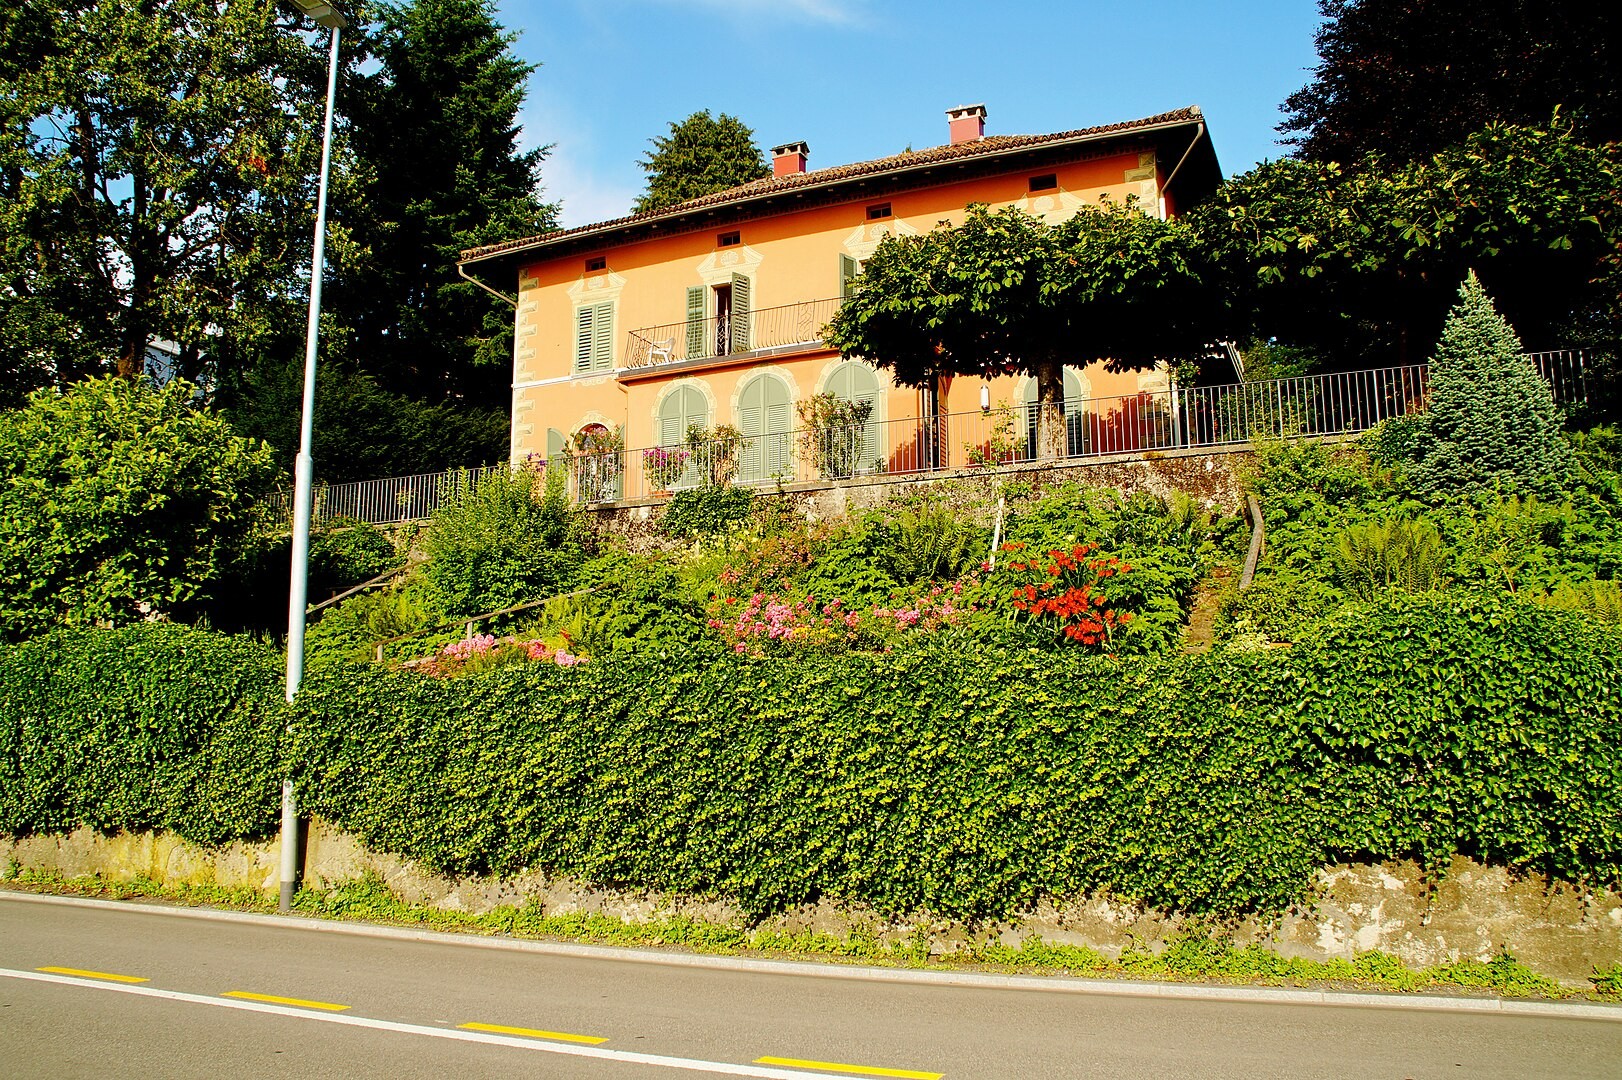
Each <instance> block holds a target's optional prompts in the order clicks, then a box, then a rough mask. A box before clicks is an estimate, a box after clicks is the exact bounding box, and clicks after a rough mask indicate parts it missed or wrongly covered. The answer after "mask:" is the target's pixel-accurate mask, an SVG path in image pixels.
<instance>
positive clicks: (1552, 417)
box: [1412, 271, 1571, 493]
mask: <svg viewBox="0 0 1622 1080" xmlns="http://www.w3.org/2000/svg"><path fill="white" fill-rule="evenodd" d="M1560 419H1561V418H1560V410H1559V409H1558V408H1557V407H1556V406H1555V403H1554V396H1553V394H1552V392H1551V391H1550V389H1549V384H1548V383H1547V382H1546V381H1545V380H1544V379H1543V377H1542V376H1541V375H1539V374H1538V372H1537V369H1536V368H1535V367H1533V366H1532V362H1531V360H1530V359H1528V358H1527V356H1526V355H1525V354H1524V353H1523V352H1522V351H1521V342H1520V339H1519V338H1517V337H1516V336H1515V331H1514V330H1513V329H1511V328H1510V325H1509V324H1508V323H1507V322H1505V321H1504V320H1503V318H1502V317H1501V316H1500V315H1499V314H1498V312H1497V311H1496V310H1495V309H1494V308H1493V304H1492V300H1491V298H1489V297H1488V296H1487V290H1485V289H1483V288H1482V287H1481V282H1480V281H1478V280H1477V279H1476V275H1475V272H1474V271H1471V272H1470V274H1469V276H1467V277H1466V278H1465V279H1464V284H1463V286H1461V287H1460V289H1459V302H1458V303H1457V304H1456V305H1454V307H1453V310H1452V311H1451V312H1449V313H1448V317H1447V323H1446V325H1445V326H1444V327H1443V328H1442V337H1441V340H1440V341H1439V342H1438V343H1437V346H1436V355H1435V356H1434V357H1433V358H1432V360H1431V364H1430V411H1429V414H1428V416H1427V419H1426V425H1425V432H1424V435H1423V437H1422V438H1421V440H1420V443H1419V448H1418V461H1417V462H1416V464H1415V467H1414V470H1413V473H1412V479H1413V481H1414V483H1415V486H1416V487H1417V488H1418V489H1419V490H1421V491H1426V492H1433V493H1446V492H1455V491H1468V490H1472V489H1480V488H1491V487H1497V488H1499V489H1500V490H1502V491H1504V492H1511V491H1520V492H1536V491H1545V490H1549V489H1551V488H1554V487H1558V486H1559V482H1560V481H1561V480H1562V479H1564V478H1565V476H1566V475H1567V474H1568V472H1569V471H1570V468H1571V450H1570V447H1569V446H1568V445H1567V444H1566V441H1565V439H1564V437H1563V436H1562V435H1561V433H1560Z"/></svg>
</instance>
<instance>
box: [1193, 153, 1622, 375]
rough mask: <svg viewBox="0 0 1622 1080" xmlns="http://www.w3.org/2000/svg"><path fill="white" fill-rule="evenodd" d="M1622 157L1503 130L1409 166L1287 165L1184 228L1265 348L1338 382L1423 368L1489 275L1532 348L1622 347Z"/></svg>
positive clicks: (1229, 192) (1254, 173)
mask: <svg viewBox="0 0 1622 1080" xmlns="http://www.w3.org/2000/svg"><path fill="white" fill-rule="evenodd" d="M1619 188H1622V149H1619V148H1618V147H1617V146H1615V145H1608V146H1599V147H1595V146H1590V145H1586V144H1585V143H1584V142H1583V141H1582V140H1581V138H1580V137H1579V135H1578V134H1577V133H1576V132H1575V131H1574V130H1573V128H1572V126H1571V125H1570V124H1566V123H1560V124H1555V125H1542V126H1515V125H1502V124H1494V125H1489V126H1488V127H1487V128H1485V129H1483V130H1481V131H1479V132H1476V133H1474V134H1472V135H1470V136H1469V137H1467V138H1466V139H1465V140H1464V142H1463V143H1462V144H1460V145H1458V146H1454V147H1450V148H1449V149H1447V150H1445V151H1442V152H1441V153H1438V154H1435V155H1432V156H1430V157H1428V158H1426V159H1424V160H1422V161H1414V162H1409V163H1406V164H1396V163H1390V162H1387V161H1386V160H1385V159H1383V158H1380V157H1377V156H1372V155H1371V156H1369V157H1367V158H1365V159H1363V160H1362V161H1360V162H1358V164H1357V167H1355V168H1349V167H1344V166H1342V165H1340V164H1338V163H1335V162H1314V161H1302V160H1291V159H1286V160H1283V161H1275V162H1268V163H1265V164H1263V165H1260V166H1258V167H1257V168H1255V169H1253V170H1251V171H1250V172H1248V173H1245V174H1244V175H1242V176H1239V177H1235V178H1234V179H1232V180H1230V181H1228V182H1227V183H1225V184H1223V185H1222V187H1220V188H1219V189H1218V190H1217V192H1216V195H1215V197H1214V198H1212V199H1211V200H1210V201H1209V202H1207V203H1205V204H1203V205H1201V206H1200V207H1198V208H1196V209H1195V210H1193V211H1192V212H1191V213H1190V214H1189V216H1188V217H1186V218H1185V219H1184V220H1185V221H1187V222H1188V223H1189V224H1190V225H1191V226H1192V227H1193V228H1194V229H1195V230H1196V231H1197V232H1198V233H1199V234H1200V237H1201V244H1202V245H1203V246H1204V247H1205V248H1206V249H1207V252H1208V255H1209V257H1210V259H1211V261H1212V263H1213V264H1214V265H1217V266H1220V267H1221V268H1222V270H1223V272H1224V274H1225V275H1226V276H1227V278H1228V287H1229V288H1230V289H1231V291H1232V292H1233V294H1234V296H1235V297H1236V301H1235V303H1236V306H1238V307H1240V308H1241V309H1243V310H1244V311H1245V312H1247V313H1248V316H1249V318H1250V319H1251V322H1252V330H1253V331H1254V332H1257V333H1259V334H1260V335H1262V336H1263V337H1272V338H1277V339H1278V340H1279V341H1281V342H1284V343H1287V344H1290V345H1298V346H1303V347H1306V348H1309V349H1311V350H1312V351H1314V352H1316V353H1317V354H1318V355H1319V356H1320V357H1321V358H1322V359H1323V360H1324V361H1326V362H1328V363H1330V364H1333V365H1336V366H1343V367H1345V366H1370V365H1380V364H1389V363H1392V362H1404V363H1406V362H1415V361H1418V360H1420V359H1422V358H1423V356H1424V354H1425V350H1427V349H1428V348H1429V346H1430V343H1431V342H1433V341H1435V340H1436V337H1437V335H1438V334H1439V333H1440V331H1441V326H1442V320H1443V318H1444V316H1445V315H1446V313H1447V311H1448V308H1449V306H1450V305H1451V303H1452V301H1453V299H1454V295H1455V292H1456V288H1457V283H1458V282H1459V281H1460V280H1461V279H1462V278H1463V277H1464V275H1465V273H1466V271H1467V270H1469V269H1471V268H1472V267H1474V268H1475V269H1476V270H1478V271H1479V272H1480V274H1481V277H1482V280H1483V281H1484V282H1485V283H1486V286H1487V287H1488V288H1489V289H1491V290H1492V292H1493V294H1494V296H1495V297H1496V298H1497V299H1498V301H1499V304H1500V306H1501V307H1502V309H1503V310H1504V312H1505V314H1506V315H1507V316H1508V318H1509V319H1510V320H1511V321H1512V322H1513V323H1514V324H1515V325H1516V326H1517V327H1519V328H1520V330H1521V332H1522V334H1523V336H1524V337H1525V338H1526V339H1527V340H1528V343H1529V344H1530V345H1531V346H1532V347H1533V348H1540V349H1547V348H1558V347H1565V346H1569V345H1597V344H1610V343H1613V342H1615V341H1616V339H1617V335H1618V334H1619V333H1622V302H1619V300H1618V296H1619V294H1622V287H1619V286H1622V258H1619V256H1618V253H1619V252H1622V202H1619V201H1618V199H1617V195H1616V193H1617V191H1618V190H1619Z"/></svg>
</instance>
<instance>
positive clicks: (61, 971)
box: [34, 967, 146, 983]
mask: <svg viewBox="0 0 1622 1080" xmlns="http://www.w3.org/2000/svg"><path fill="white" fill-rule="evenodd" d="M34 970H35V971H44V972H47V973H49V974H51V975H77V976H78V977H79V978H81V979H106V980H107V981H108V982H121V983H144V982H146V980H145V979H143V978H141V977H140V976H139V975H114V974H113V973H112V972H110V971H84V970H82V969H80V968H63V967H42V968H35V969H34Z"/></svg>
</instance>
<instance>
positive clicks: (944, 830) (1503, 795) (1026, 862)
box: [0, 593, 1622, 919]
mask: <svg viewBox="0 0 1622 1080" xmlns="http://www.w3.org/2000/svg"><path fill="white" fill-rule="evenodd" d="M278 669H279V664H278V663H277V660H276V657H275V656H274V654H272V653H270V652H269V651H268V650H266V649H263V648H261V647H259V646H257V645H254V644H252V643H249V642H244V641H241V640H239V639H231V638H224V637H221V636H217V635H209V634H204V633H201V632H196V631H187V630H182V629H179V628H175V627H163V626H140V627H131V628H128V629H125V630H119V631H97V630H82V631H78V632H76V633H73V634H64V635H59V636H55V637H51V638H46V639H42V640H40V641H36V642H32V643H28V644H25V645H21V646H16V647H11V648H7V649H5V650H4V651H3V652H0V775H4V776H5V777H6V778H7V780H6V782H5V784H4V786H3V787H0V831H3V832H9V833H19V832H27V831H39V830H49V829H65V828H71V827H73V826H74V825H76V824H81V823H84V824H91V825H94V826H96V827H99V828H107V829H113V828H148V827H167V828H173V829H175V830H176V831H177V832H179V833H180V834H181V835H183V836H187V837H188V838H191V839H197V840H201V841H204V842H216V841H220V840H225V839H229V838H232V837H237V836H249V835H257V834H264V833H266V832H268V831H269V830H270V829H271V828H273V826H274V822H275V805H276V793H277V779H278V777H279V776H280V772H281V769H282V768H283V767H284V766H289V765H290V767H291V768H292V769H293V770H294V775H295V777H296V782H297V784H298V788H299V797H300V799H301V802H302V805H303V806H304V807H306V808H307V809H308V810H309V811H310V812H312V813H315V814H318V815H320V816H321V817H322V818H324V819H326V820H328V821H331V822H332V823H334V824H335V825H337V826H338V827H340V828H342V829H345V830H347V831H349V832H351V833H353V834H355V835H356V836H358V837H359V838H360V839H361V840H362V842H364V843H365V844H366V845H368V846H369V847H370V848H372V849H374V850H377V851H380V852H388V853H393V854H398V855H401V856H405V857H408V858H412V859H415V860H417V861H419V862H421V863H422V864H424V865H425V866H427V867H429V868H431V869H434V870H437V871H440V872H444V873H448V874H483V873H496V874H511V873H517V872H519V871H523V870H527V869H540V870H545V871H547V872H552V873H561V874H569V875H574V876H577V877H580V878H583V879H586V880H589V881H594V882H599V883H603V884H608V885H621V886H631V887H636V888H645V889H657V890H669V891H675V892H681V893H687V894H697V895H716V896H724V897H728V898H731V899H732V900H734V901H735V902H737V903H738V904H740V905H741V906H742V907H743V908H744V909H745V910H747V911H749V912H754V913H762V912H770V911H777V910H783V909H786V908H789V907H792V906H794V905H797V904H801V903H806V902H810V901H814V900H817V899H819V898H824V897H826V898H832V899H835V900H842V901H850V902H859V903H864V904H868V905H871V906H872V907H873V908H875V909H876V910H878V911H881V912H886V913H902V912H914V911H926V912H934V913H938V914H940V915H943V916H948V917H955V918H963V919H983V918H992V917H999V916H1002V915H1006V914H1008V913H1011V912H1014V911H1018V910H1020V909H1022V908H1026V907H1028V906H1030V905H1033V904H1035V903H1036V902H1038V901H1040V900H1042V899H1044V898H1053V897H1066V896H1078V895H1085V894H1087V893H1089V892H1092V891H1093V890H1106V891H1108V892H1110V893H1112V894H1114V895H1117V896H1120V897H1123V898H1128V899H1133V900H1138V901H1142V902H1144V903H1147V904H1152V905H1155V906H1159V907H1162V908H1165V909H1169V910H1179V911H1188V912H1193V913H1204V914H1210V915H1213V916H1218V917H1225V916H1231V915H1236V914H1240V913H1244V912H1263V913H1273V912H1279V911H1282V910H1284V909H1285V908H1286V907H1288V906H1289V905H1290V904H1292V903H1297V902H1300V901H1301V900H1303V899H1304V898H1305V896H1306V894H1307V891H1308V889H1309V888H1310V883H1311V881H1312V879H1313V875H1314V874H1315V873H1316V871H1317V870H1318V869H1319V868H1320V867H1322V866H1324V865H1326V864H1329V863H1333V862H1335V861H1337V860H1344V859H1358V858H1364V859H1367V858H1372V859H1386V858H1393V859H1395V858H1415V859H1419V860H1421V861H1422V862H1423V863H1424V864H1426V865H1428V866H1430V867H1433V868H1441V867H1443V866H1445V865H1446V864H1447V862H1448V860H1449V859H1450V858H1451V857H1452V856H1453V855H1455V854H1462V855H1466V856H1470V857H1473V858H1477V859H1481V860H1483V861H1487V862H1490V863H1495V864H1499V865H1508V866H1511V867H1516V868H1522V869H1527V870H1535V871H1540V872H1544V873H1548V874H1550V875H1552V876H1554V877H1557V878H1561V879H1564V880H1576V881H1590V882H1594V883H1597V884H1603V885H1615V884H1617V883H1618V882H1619V881H1622V691H1619V690H1618V687H1622V638H1619V636H1618V633H1617V631H1616V630H1615V629H1613V628H1610V627H1607V626H1604V625H1601V624H1598V623H1596V622H1594V621H1592V620H1590V619H1587V618H1585V617H1583V616H1581V615H1576V614H1573V613H1570V612H1564V611H1559V610H1555V609H1551V608H1548V607H1543V606H1539V605H1536V604H1531V603H1526V602H1522V601H1517V600H1515V599H1514V598H1511V597H1508V596H1505V595H1502V594H1448V593H1441V594H1425V595H1394V596H1385V597H1382V598H1381V599H1380V600H1378V601H1376V602H1375V603H1374V604H1372V605H1369V606H1366V607H1362V608H1359V609H1355V610H1351V611H1348V612H1347V613H1345V614H1343V615H1335V616H1331V617H1329V618H1328V619H1326V620H1325V621H1324V622H1323V623H1322V624H1321V625H1320V628H1319V631H1318V633H1316V634H1315V635H1314V636H1313V637H1312V638H1311V639H1309V640H1306V641H1303V642H1300V643H1298V644H1297V645H1295V646H1293V647H1291V648H1288V649H1273V650H1265V651H1260V652H1237V651H1232V650H1225V649H1217V650H1213V651H1211V652H1209V653H1205V654H1200V655H1180V654H1173V655H1166V656H1161V657H1155V658H1151V659H1133V660H1121V659H1111V658H1107V657H1094V656H1086V655H1081V654H1080V653H1078V652H1076V651H1056V650H1038V649H1022V648H1008V647H983V646H980V645H977V644H976V643H974V642H973V641H972V639H969V638H967V637H954V636H951V635H946V636H943V637H940V638H937V639H935V640H934V641H932V642H925V643H923V644H922V645H921V646H919V647H917V648H901V649H897V650H896V651H894V652H890V653H881V654H876V655H864V654H852V655H843V656H838V655H836V656H805V657H797V658H795V659H793V660H774V659H751V658H749V657H744V656H736V655H731V654H718V653H715V652H712V651H703V650H699V651H684V650H674V651H667V652H666V653H665V654H663V655H655V654H652V653H651V652H634V653H630V654H625V655H619V654H616V655H613V656H611V657H607V658H602V659H597V660H593V661H592V662H590V663H588V664H586V665H584V666H583V667H579V668H573V669H563V668H558V667H556V666H552V665H535V666H529V667H509V668H503V669H500V670H496V671H492V672H490V673H488V674H485V675H477V676H469V677H466V678H463V679H458V680H444V681H437V680H433V679H429V678H424V677H420V676H415V675H412V674H409V673H400V672H390V671H387V670H385V669H382V668H378V667H372V666H359V665H356V666H350V665H338V666H332V667H328V668H325V669H322V670H318V671H313V672H311V673H310V675H309V677H308V678H307V680H306V682H305V686H304V690H303V692H302V693H301V695H300V698H299V702H298V706H297V709H296V711H295V712H294V713H293V715H292V718H291V719H292V724H291V736H290V738H289V739H288V740H286V741H284V740H283V738H282V731H283V725H284V722H285V719H286V716H285V714H284V713H283V712H282V710H281V708H280V707H279V706H278V698H279V687H278V682H279V680H278V678H277V674H278ZM284 755H286V756H284Z"/></svg>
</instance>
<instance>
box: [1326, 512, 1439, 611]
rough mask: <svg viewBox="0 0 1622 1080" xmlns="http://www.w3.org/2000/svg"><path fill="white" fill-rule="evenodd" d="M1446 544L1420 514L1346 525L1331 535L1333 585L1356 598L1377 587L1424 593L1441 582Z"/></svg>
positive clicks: (1375, 591) (1375, 592)
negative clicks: (1338, 586)
mask: <svg viewBox="0 0 1622 1080" xmlns="http://www.w3.org/2000/svg"><path fill="white" fill-rule="evenodd" d="M1446 566H1447V548H1446V546H1445V545H1444V544H1443V543H1442V534H1441V533H1440V532H1439V531H1438V530H1437V528H1436V526H1435V525H1433V524H1431V523H1430V522H1429V521H1426V520H1425V519H1424V518H1414V519H1408V518H1392V519H1390V520H1388V521H1372V522H1369V523H1368V524H1366V525H1352V526H1349V527H1347V528H1346V529H1345V530H1344V531H1343V532H1341V533H1340V535H1338V536H1337V537H1336V538H1335V575H1336V578H1337V584H1339V585H1340V587H1341V588H1342V589H1345V590H1346V592H1347V593H1348V594H1350V595H1351V596H1354V597H1356V598H1357V599H1359V600H1372V599H1374V597H1375V596H1376V595H1378V594H1379V593H1380V591H1381V590H1383V589H1401V590H1403V591H1405V592H1430V591H1432V590H1435V589H1439V588H1441V587H1442V586H1443V585H1444V584H1445V583H1446V580H1447V579H1446V576H1445V568H1446Z"/></svg>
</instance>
